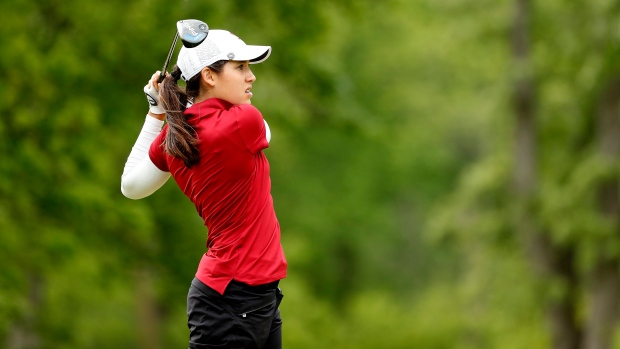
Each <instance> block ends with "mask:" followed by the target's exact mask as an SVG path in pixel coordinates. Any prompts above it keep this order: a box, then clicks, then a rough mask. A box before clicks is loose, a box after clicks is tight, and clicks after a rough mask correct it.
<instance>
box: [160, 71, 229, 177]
mask: <svg viewBox="0 0 620 349" xmlns="http://www.w3.org/2000/svg"><path fill="white" fill-rule="evenodd" d="M226 62H227V61H217V62H215V63H213V64H212V65H210V66H209V69H211V70H212V71H214V72H216V73H219V72H221V71H222V69H223V67H224V64H225V63H226ZM200 75H201V74H196V75H195V76H194V77H192V78H191V79H189V80H188V81H187V82H186V83H185V89H183V88H181V87H179V85H177V81H179V79H180V78H181V69H179V67H178V66H177V65H176V64H175V66H174V67H173V68H172V73H170V74H168V75H166V78H165V79H164V81H163V84H162V85H161V87H160V90H159V96H160V98H161V101H162V104H163V107H164V109H165V110H166V123H167V124H168V133H167V134H166V138H165V139H164V147H165V148H164V149H165V151H166V153H168V154H169V155H171V156H173V157H175V158H178V159H181V160H183V163H185V166H187V167H192V166H193V165H195V164H197V163H198V162H199V161H200V153H199V152H198V147H197V145H198V138H197V136H196V130H194V128H193V127H192V126H191V125H190V124H189V123H188V122H187V118H186V117H185V114H184V112H185V109H186V108H187V102H188V101H193V100H194V99H195V98H196V97H198V94H199V93H200Z"/></svg>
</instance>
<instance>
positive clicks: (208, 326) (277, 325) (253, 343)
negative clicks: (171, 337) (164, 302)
mask: <svg viewBox="0 0 620 349" xmlns="http://www.w3.org/2000/svg"><path fill="white" fill-rule="evenodd" d="M281 300H282V292H281V291H280V289H279V288H278V282H277V281H276V282H273V283H270V284H267V285H260V286H250V285H247V284H244V283H241V282H238V281H235V280H233V281H232V282H231V283H230V284H229V285H228V287H227V288H226V291H225V292H224V295H220V294H219V293H217V292H216V291H215V290H213V289H212V288H210V287H209V286H207V285H205V284H204V283H202V282H201V281H200V280H198V279H196V278H194V280H192V285H191V286H190V289H189V293H188V295H187V326H188V327H189V332H190V335H189V349H212V348H230V349H281V348H282V319H281V318H280V310H279V309H278V307H279V305H280V301H281Z"/></svg>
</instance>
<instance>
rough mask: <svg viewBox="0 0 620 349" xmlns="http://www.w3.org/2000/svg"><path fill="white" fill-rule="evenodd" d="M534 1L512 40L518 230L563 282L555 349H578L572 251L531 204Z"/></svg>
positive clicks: (521, 6)
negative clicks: (557, 242) (541, 222)
mask: <svg viewBox="0 0 620 349" xmlns="http://www.w3.org/2000/svg"><path fill="white" fill-rule="evenodd" d="M529 14H530V0H516V11H515V18H514V28H513V29H514V32H513V39H512V50H513V58H514V63H515V74H516V76H515V80H514V90H513V108H514V112H515V117H516V135H515V138H516V139H515V164H514V185H515V192H516V193H515V194H516V196H515V197H516V200H517V206H518V208H519V209H518V214H517V217H516V222H517V223H516V229H517V231H518V233H519V235H520V237H521V239H522V240H523V243H524V246H525V249H526V252H527V254H528V257H529V259H530V263H531V264H532V266H533V267H534V269H535V271H536V272H537V273H538V275H539V276H541V278H542V280H544V281H546V282H552V283H555V284H557V283H559V284H560V285H561V286H562V290H563V291H564V292H562V293H561V294H560V295H558V296H556V297H554V298H553V299H549V300H548V303H547V306H546V309H545V311H546V317H547V320H548V322H549V327H550V330H551V341H552V347H553V348H555V349H577V348H578V346H579V343H580V336H581V333H580V331H579V327H578V326H577V323H576V321H575V305H574V304H575V302H574V301H575V293H576V287H575V286H576V283H577V278H576V273H575V270H574V266H573V253H572V251H571V250H570V249H561V248H558V247H555V246H554V245H553V244H552V242H551V241H550V239H549V237H548V235H547V234H545V233H544V232H543V231H541V228H540V227H539V226H538V224H537V222H536V219H535V216H534V211H533V206H534V205H533V204H534V202H535V200H536V191H537V186H538V173H537V172H538V168H537V137H536V135H537V133H536V93H535V84H534V79H533V74H532V69H533V68H532V65H531V64H530V57H529V46H530V38H529Z"/></svg>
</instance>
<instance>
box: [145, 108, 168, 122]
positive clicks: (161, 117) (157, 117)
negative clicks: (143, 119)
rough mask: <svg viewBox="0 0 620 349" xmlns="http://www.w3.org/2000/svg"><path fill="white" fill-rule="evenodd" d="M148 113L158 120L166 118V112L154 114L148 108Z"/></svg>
mask: <svg viewBox="0 0 620 349" xmlns="http://www.w3.org/2000/svg"><path fill="white" fill-rule="evenodd" d="M149 115H150V116H152V117H154V118H155V119H157V120H159V121H164V119H165V118H166V114H155V113H153V112H151V111H150V110H149Z"/></svg>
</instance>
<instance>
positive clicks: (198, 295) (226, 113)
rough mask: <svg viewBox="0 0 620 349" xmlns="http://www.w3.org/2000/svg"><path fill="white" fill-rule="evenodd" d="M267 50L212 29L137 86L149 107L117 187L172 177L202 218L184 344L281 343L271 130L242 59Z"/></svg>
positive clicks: (281, 270)
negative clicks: (201, 250)
mask: <svg viewBox="0 0 620 349" xmlns="http://www.w3.org/2000/svg"><path fill="white" fill-rule="evenodd" d="M270 53H271V47H270V46H254V45H246V44H245V43H244V42H243V41H242V40H241V39H239V38H238V37H236V36H235V35H233V34H231V33H230V32H228V31H224V30H211V31H209V34H208V36H207V38H206V39H205V40H204V41H203V42H202V43H201V44H200V45H198V46H195V47H193V48H187V47H182V48H181V51H180V52H179V56H178V60H177V64H176V65H175V66H174V68H173V70H172V73H171V74H166V73H164V74H166V76H165V79H164V80H163V82H162V83H161V84H159V83H158V79H159V75H160V72H157V73H155V74H153V76H152V77H151V79H150V81H149V83H148V84H147V85H146V86H145V88H144V91H145V93H146V94H147V98H148V99H149V103H151V107H150V110H149V113H148V115H147V116H146V121H145V123H144V126H143V128H142V131H141V132H140V134H139V136H138V139H137V141H136V143H135V145H134V147H133V148H132V150H131V153H130V154H129V158H128V159H127V163H126V164H125V169H124V171H123V176H122V180H121V191H122V192H123V194H124V195H125V196H127V197H128V198H131V199H140V198H143V197H146V196H148V195H150V194H152V193H153V192H155V191H156V190H157V189H159V188H160V187H161V186H162V185H163V184H164V183H165V182H166V180H167V179H168V178H169V177H170V176H172V177H173V178H174V180H175V181H176V183H177V184H178V185H179V187H180V188H181V190H182V191H183V193H185V195H187V197H189V198H190V200H191V201H192V202H193V203H194V205H195V206H196V210H197V211H198V213H199V214H200V216H201V217H202V218H203V220H204V223H205V225H206V226H207V227H208V230H209V231H208V238H207V248H208V250H207V252H206V253H205V254H204V255H203V256H202V259H201V261H200V263H199V266H198V271H197V272H196V277H195V278H194V280H192V282H191V286H190V289H189V293H188V298H187V316H188V327H189V329H190V337H189V348H215V347H218V348H265V349H267V348H281V347H282V333H281V325H282V320H281V318H280V311H279V309H278V306H279V304H280V300H281V299H282V293H281V292H280V289H279V288H278V282H279V280H281V279H282V278H284V277H285V276H286V268H287V263H286V259H285V257H284V253H283V251H282V246H281V244H280V226H279V224H278V221H277V218H276V215H275V211H274V207H273V201H272V197H271V182H270V178H269V163H268V162H267V159H266V157H265V155H264V154H263V152H262V150H263V149H265V148H267V147H268V146H269V140H270V137H271V135H270V131H269V127H268V125H267V123H266V122H265V121H264V119H263V117H262V115H261V113H260V112H259V111H258V109H256V108H255V107H253V106H252V105H251V101H250V99H251V97H252V92H251V90H252V83H253V82H254V81H255V80H256V77H255V76H254V74H252V71H251V70H250V66H249V64H255V63H260V62H263V61H264V60H266V59H267V57H269V55H270ZM179 79H182V80H184V81H185V83H186V87H185V88H181V87H179V86H178V85H177V81H178V80H179ZM164 120H165V121H166V125H165V126H163V124H164ZM162 126H163V129H162Z"/></svg>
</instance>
